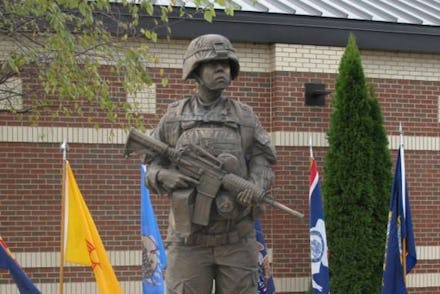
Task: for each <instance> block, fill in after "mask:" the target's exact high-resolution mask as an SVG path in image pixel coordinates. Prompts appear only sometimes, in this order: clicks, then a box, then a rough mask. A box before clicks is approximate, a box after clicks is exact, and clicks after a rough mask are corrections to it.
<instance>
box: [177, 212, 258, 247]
mask: <svg viewBox="0 0 440 294" xmlns="http://www.w3.org/2000/svg"><path fill="white" fill-rule="evenodd" d="M233 226H234V228H233V229H232V230H231V231H229V232H225V233H218V234H209V233H203V232H194V233H192V234H191V235H189V236H188V238H186V239H185V240H184V241H183V244H184V245H190V246H194V245H199V246H203V247H212V246H221V245H226V244H235V243H238V242H240V241H242V240H246V239H247V237H250V238H252V239H255V233H254V232H255V231H254V225H253V222H252V220H251V219H250V218H248V217H245V218H244V219H242V220H241V221H239V222H238V223H236V224H234V225H233Z"/></svg>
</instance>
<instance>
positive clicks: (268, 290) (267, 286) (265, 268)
mask: <svg viewBox="0 0 440 294" xmlns="http://www.w3.org/2000/svg"><path fill="white" fill-rule="evenodd" d="M254 225H255V231H256V236H257V244H258V249H259V251H258V289H257V294H275V285H274V283H273V277H272V271H271V268H270V264H269V256H268V255H267V246H266V240H265V239H264V234H263V229H262V228H261V222H260V221H259V220H256V221H254Z"/></svg>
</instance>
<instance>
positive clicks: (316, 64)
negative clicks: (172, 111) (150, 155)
mask: <svg viewBox="0 0 440 294" xmlns="http://www.w3.org/2000/svg"><path fill="white" fill-rule="evenodd" d="M240 17H244V14H243V15H241V16H238V19H240ZM273 29H274V30H275V27H274V28H273ZM223 30H224V26H223V29H220V28H219V27H216V26H215V25H214V26H212V27H211V26H209V25H206V26H204V28H203V31H197V30H192V31H191V33H188V34H187V35H184V34H182V33H179V32H178V31H177V32H176V35H177V36H178V37H179V38H176V39H173V40H171V41H166V40H159V41H158V43H156V44H153V45H151V50H152V51H153V52H155V54H156V55H157V56H158V58H159V62H158V63H157V64H155V65H154V66H153V67H151V74H152V76H153V79H154V84H153V85H152V86H151V87H146V88H145V89H144V91H140V92H138V93H137V94H136V95H127V94H126V93H124V91H123V90H122V88H121V87H120V83H118V82H115V85H114V93H113V95H114V99H122V100H123V99H127V100H128V101H132V102H138V103H140V104H141V109H142V111H143V116H144V121H145V126H146V128H147V129H151V128H153V127H154V126H155V125H156V124H157V122H158V120H159V118H160V117H161V115H162V114H163V113H164V112H165V110H166V107H167V105H168V103H170V102H172V101H175V100H178V99H180V98H182V97H184V96H188V95H191V94H192V93H193V92H194V87H195V86H194V84H192V83H191V82H184V81H182V80H181V66H182V57H183V52H184V50H185V48H186V46H187V44H188V43H189V40H190V39H191V38H192V37H193V36H192V35H198V34H201V33H208V32H212V33H223V34H225V35H226V36H228V37H230V38H231V39H232V41H233V43H234V46H235V47H236V49H237V52H238V57H239V59H240V65H241V73H240V75H239V77H238V78H237V79H236V80H235V81H234V82H233V84H232V85H231V87H230V88H229V89H228V91H227V95H229V96H233V97H235V98H237V99H238V100H240V101H242V102H245V103H247V104H249V105H251V106H252V107H253V109H254V111H255V112H256V113H257V114H258V116H259V118H260V120H261V122H262V124H263V125H264V127H265V128H266V129H267V130H268V131H269V132H270V134H271V137H272V141H273V143H274V145H275V146H276V150H277V155H278V163H277V165H276V166H275V172H276V178H275V183H274V187H273V193H274V197H275V198H276V199H277V200H278V201H280V202H281V203H283V204H286V205H287V206H289V207H292V208H294V209H296V210H298V211H301V212H302V213H304V214H305V215H306V217H305V219H304V220H299V219H295V218H292V217H291V216H289V215H287V214H285V213H283V212H282V211H278V210H275V209H272V208H269V209H268V210H267V213H266V216H265V217H264V219H263V231H264V233H265V237H266V242H267V243H268V247H269V248H270V254H271V261H272V264H273V272H274V277H275V283H276V288H277V292H279V293H303V292H305V291H307V289H308V287H309V281H310V260H309V259H310V257H309V255H310V248H309V228H308V222H307V215H308V180H309V142H310V141H309V138H312V144H313V146H314V155H315V158H316V160H317V162H318V166H321V167H323V160H324V157H325V153H326V148H327V141H326V132H327V128H328V125H329V120H330V114H331V111H332V109H331V100H332V97H333V92H332V91H333V90H334V83H335V80H336V76H337V72H338V66H339V61H340V58H341V56H342V54H343V51H344V41H341V40H345V41H346V40H347V38H348V34H347V32H348V31H350V30H349V29H347V31H346V32H345V33H344V35H343V36H341V37H338V38H340V39H338V41H337V42H339V44H337V42H336V41H335V42H333V43H332V42H330V41H329V42H327V44H324V43H323V41H320V42H316V43H319V44H310V43H311V42H308V41H304V42H301V41H298V42H295V41H286V40H282V39H279V41H277V40H275V41H267V42H262V41H261V40H257V39H255V40H256V41H252V40H245V39H246V38H249V37H246V38H241V39H240V38H238V37H234V34H233V33H230V34H228V33H227V32H224V31H223ZM277 34H279V32H278V33H277ZM354 34H355V36H356V37H357V38H359V44H365V42H366V41H365V39H364V37H363V36H364V35H362V34H363V33H362V32H359V33H358V34H357V33H356V31H354ZM402 35H404V33H402ZM358 36H359V37H358ZM335 40H336V39H335ZM138 42H142V41H140V40H132V43H131V46H137V45H138V44H139V43H138ZM413 42H415V41H413ZM0 44H1V45H0V46H1V47H2V48H0V49H1V50H7V48H8V46H7V45H8V44H6V43H5V42H1V43H0ZM387 46H388V45H387ZM414 46H416V45H414ZM371 47H372V48H369V46H368V45H360V50H361V58H362V63H363V67H364V72H365V75H366V78H367V80H368V82H369V83H371V84H373V85H374V87H375V89H376V95H377V97H378V100H379V103H380V105H381V108H382V114H383V117H384V124H385V128H386V132H387V135H388V138H389V148H390V150H391V154H392V158H393V162H394V160H395V158H396V151H397V148H398V141H399V131H398V130H399V124H400V123H401V124H402V127H403V130H404V145H405V159H406V175H407V180H408V187H409V194H410V199H411V205H412V214H413V223H414V229H415V237H416V246H417V254H418V263H417V265H416V267H415V269H413V271H412V272H411V274H409V275H408V286H409V288H410V293H420V294H423V293H426V294H427V293H430V294H431V293H440V271H439V265H440V236H439V233H438V231H439V230H440V200H439V197H438V196H439V195H440V185H439V184H440V180H439V179H440V52H435V51H436V50H428V49H426V50H425V49H423V48H416V47H414V48H406V49H405V50H403V49H401V50H399V48H397V47H398V46H396V48H395V49H394V50H391V49H390V48H377V46H371ZM373 47H374V48H373ZM102 71H103V73H104V74H107V75H108V76H110V75H112V73H111V71H110V70H108V67H107V66H106V65H103V68H102ZM160 71H163V72H164V73H165V75H166V76H167V77H168V79H169V85H168V86H165V87H164V86H162V85H161V83H160V79H161V76H160ZM116 80H117V79H116ZM15 82H17V83H19V84H20V85H21V88H22V93H23V102H24V103H25V100H26V99H28V97H30V96H31V93H35V91H39V90H41V89H39V85H38V81H37V80H36V78H35V76H34V75H32V73H26V72H24V73H23V74H22V76H21V77H20V79H18V80H17V81H15ZM310 82H315V83H316V82H319V83H322V84H325V85H326V89H328V90H329V91H330V92H331V93H330V94H329V95H327V96H326V98H325V103H324V105H318V106H316V105H315V106H308V105H306V103H305V84H306V83H310ZM87 116H93V117H94V118H95V119H96V120H98V121H99V120H101V122H102V126H101V128H100V129H95V128H94V126H93V124H92V123H90V122H89V121H88V120H87ZM126 136H127V130H126V129H124V127H123V124H122V122H121V123H117V124H114V125H108V124H106V122H105V117H104V114H102V113H100V112H99V110H98V109H96V108H93V107H91V108H90V109H88V113H85V116H84V117H70V118H56V117H52V116H51V115H50V113H47V114H46V115H45V116H43V117H42V119H41V120H40V123H39V125H38V126H32V125H31V124H29V123H27V121H26V120H23V121H20V120H18V119H17V117H16V116H15V115H13V114H11V113H9V112H7V111H0V163H1V164H0V176H1V179H2V180H1V181H0V228H1V234H2V237H3V238H4V240H5V241H6V242H7V243H8V245H9V247H10V249H11V250H12V251H13V252H14V254H15V256H16V258H17V260H18V261H19V262H20V264H21V265H22V267H23V268H24V270H25V271H26V273H27V274H28V275H29V277H30V278H31V279H32V280H33V281H34V282H35V283H36V284H37V286H38V287H39V288H40V289H41V290H42V292H43V293H57V291H58V284H57V283H58V270H59V268H58V267H59V246H60V216H61V181H62V152H61V151H60V144H61V142H63V140H65V139H66V140H67V143H68V144H69V149H68V151H67V158H68V160H69V161H70V164H71V166H72V169H73V171H74V173H75V176H76V180H77V182H78V185H79V187H80V189H81V191H82V194H83V195H84V199H85V201H86V203H87V205H88V207H89V210H90V212H91V214H92V217H93V218H94V220H95V223H96V226H97V228H98V230H99V232H100V235H101V238H102V240H103V242H104V245H105V247H106V250H107V253H108V254H109V256H110V261H111V263H112V265H113V267H114V270H115V273H116V275H117V277H118V279H119V281H120V282H121V285H122V287H123V288H124V291H125V293H140V292H141V290H140V289H141V260H142V258H141V251H140V249H141V239H140V220H139V217H140V212H139V209H140V192H139V181H140V178H139V177H140V172H139V164H140V160H139V159H138V158H130V159H125V158H124V157H123V149H124V144H125V140H126ZM321 176H322V178H323V180H325V174H324V173H323V169H322V168H321ZM151 198H152V202H153V205H154V208H155V211H156V217H157V218H158V222H159V226H160V228H161V230H162V232H163V234H165V228H166V224H167V215H168V209H169V207H168V199H166V198H165V197H161V196H159V195H152V196H151ZM385 237H386V236H384V238H385ZM360 254H361V253H360ZM330 262H331V261H330ZM94 281H95V280H94V277H93V273H92V271H91V270H90V268H88V267H79V266H73V265H66V267H65V280H64V283H65V289H66V290H65V293H95V283H94ZM80 291H81V292H80ZM0 293H16V288H15V285H14V284H13V282H12V280H11V279H10V278H9V275H8V274H7V273H3V272H2V273H1V274H0Z"/></svg>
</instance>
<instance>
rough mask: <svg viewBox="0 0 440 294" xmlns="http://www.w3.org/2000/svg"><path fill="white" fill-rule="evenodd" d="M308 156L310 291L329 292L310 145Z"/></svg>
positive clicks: (319, 200) (322, 223) (316, 177)
mask: <svg viewBox="0 0 440 294" xmlns="http://www.w3.org/2000/svg"><path fill="white" fill-rule="evenodd" d="M310 157H311V168H310V179H309V206H310V210H309V211H310V258H311V270H312V293H313V294H318V293H330V285H329V269H328V256H327V236H326V231H325V220H324V211H323V207H322V197H321V188H320V183H319V173H318V167H317V164H316V161H315V159H314V158H313V153H312V147H310Z"/></svg>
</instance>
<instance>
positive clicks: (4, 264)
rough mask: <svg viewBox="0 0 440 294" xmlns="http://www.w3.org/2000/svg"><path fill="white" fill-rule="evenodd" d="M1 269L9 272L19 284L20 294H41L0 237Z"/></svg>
mask: <svg viewBox="0 0 440 294" xmlns="http://www.w3.org/2000/svg"><path fill="white" fill-rule="evenodd" d="M0 268H1V269H5V270H9V272H10V273H11V276H12V278H13V279H14V281H15V283H16V284H17V287H18V290H19V291H20V294H41V292H40V290H38V289H37V287H35V285H34V284H33V283H32V281H31V280H30V279H29V278H28V276H27V275H26V274H25V273H24V271H23V270H22V269H21V267H20V266H19V265H18V263H17V262H16V261H15V259H14V258H13V257H12V255H11V253H10V251H9V249H8V246H6V243H5V242H4V241H3V239H2V238H1V237H0Z"/></svg>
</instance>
